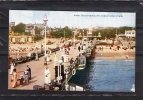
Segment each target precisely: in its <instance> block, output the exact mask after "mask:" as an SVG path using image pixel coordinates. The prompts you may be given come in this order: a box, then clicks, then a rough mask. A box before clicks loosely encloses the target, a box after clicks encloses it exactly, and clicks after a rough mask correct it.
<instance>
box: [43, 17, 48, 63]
mask: <svg viewBox="0 0 143 100" xmlns="http://www.w3.org/2000/svg"><path fill="white" fill-rule="evenodd" d="M43 21H44V33H45V62H46V61H47V60H48V56H47V53H46V50H47V46H46V45H47V41H46V40H47V39H46V38H47V37H46V34H47V30H46V27H47V21H48V19H47V15H45V17H44V19H43Z"/></svg>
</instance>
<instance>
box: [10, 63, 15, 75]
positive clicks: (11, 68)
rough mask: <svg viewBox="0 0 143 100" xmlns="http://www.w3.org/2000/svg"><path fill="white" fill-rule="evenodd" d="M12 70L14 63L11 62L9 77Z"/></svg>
mask: <svg viewBox="0 0 143 100" xmlns="http://www.w3.org/2000/svg"><path fill="white" fill-rule="evenodd" d="M13 70H14V62H12V63H11V66H10V75H12V73H13Z"/></svg>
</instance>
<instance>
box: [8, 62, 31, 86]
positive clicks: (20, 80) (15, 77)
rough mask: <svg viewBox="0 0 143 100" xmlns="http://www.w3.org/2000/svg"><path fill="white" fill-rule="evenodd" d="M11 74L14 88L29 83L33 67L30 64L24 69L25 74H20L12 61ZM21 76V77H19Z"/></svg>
mask: <svg viewBox="0 0 143 100" xmlns="http://www.w3.org/2000/svg"><path fill="white" fill-rule="evenodd" d="M10 75H12V76H11V86H12V88H15V87H17V86H18V85H20V86H22V85H27V84H29V80H31V68H30V66H29V64H28V65H27V69H26V70H25V71H24V75H19V73H18V72H17V69H16V68H15V64H14V63H13V62H12V64H11V69H10ZM19 76H20V77H19Z"/></svg>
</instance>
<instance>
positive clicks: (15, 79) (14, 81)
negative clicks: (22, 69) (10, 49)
mask: <svg viewBox="0 0 143 100" xmlns="http://www.w3.org/2000/svg"><path fill="white" fill-rule="evenodd" d="M12 79H13V81H12V88H15V87H16V86H17V80H18V74H17V71H16V69H13V75H12Z"/></svg>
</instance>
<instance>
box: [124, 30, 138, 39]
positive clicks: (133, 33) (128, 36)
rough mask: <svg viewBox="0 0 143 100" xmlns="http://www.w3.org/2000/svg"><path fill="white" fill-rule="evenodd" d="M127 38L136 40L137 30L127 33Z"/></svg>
mask: <svg viewBox="0 0 143 100" xmlns="http://www.w3.org/2000/svg"><path fill="white" fill-rule="evenodd" d="M125 36H126V37H127V38H135V36H136V32H135V30H128V31H125Z"/></svg>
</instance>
